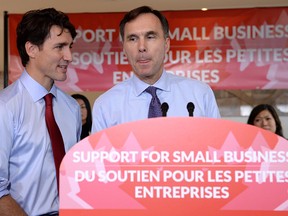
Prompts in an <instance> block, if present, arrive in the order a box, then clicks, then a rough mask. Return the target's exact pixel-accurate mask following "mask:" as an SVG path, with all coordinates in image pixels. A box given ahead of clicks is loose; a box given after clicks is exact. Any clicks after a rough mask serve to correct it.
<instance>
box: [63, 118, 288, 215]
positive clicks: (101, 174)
mask: <svg viewBox="0 0 288 216" xmlns="http://www.w3.org/2000/svg"><path fill="white" fill-rule="evenodd" d="M287 214H288V141H287V140H286V139H284V138H282V137H279V136H277V135H275V134H273V133H271V132H269V131H266V130H263V129H261V128H257V127H254V126H251V125H247V124H243V123H239V122H233V121H228V120H222V119H210V118H189V117H179V118H170V117H169V118H164V117H163V118H154V119H147V120H141V121H135V122H130V123H126V124H121V125H117V126H114V127H111V128H108V129H105V130H103V131H100V132H97V133H95V134H92V135H90V136H89V137H87V138H85V139H83V140H82V141H80V142H79V143H77V144H76V145H75V146H74V147H73V148H72V149H70V151H69V152H68V153H67V154H66V156H65V157H64V159H63V161H62V164H61V167H60V215H61V216H68V215H69V216H74V215H75V216H76V215H77V216H78V215H81V216H86V215H87V216H88V215H89V216H91V215H92V216H93V215H95V216H96V215H97V216H114V215H115V216H132V215H133V216H135V215H137V216H148V215H149V216H158V215H168V216H174V215H175V216H178V215H181V216H188V215H189V216H191V215H196V216H198V215H199V216H202V215H203V216H210V215H211V216H212V215H213V216H217V215H221V216H222V215H224V216H244V215H245V216H247V215H251V216H252V215H253V216H260V215H261V216H277V215H287Z"/></svg>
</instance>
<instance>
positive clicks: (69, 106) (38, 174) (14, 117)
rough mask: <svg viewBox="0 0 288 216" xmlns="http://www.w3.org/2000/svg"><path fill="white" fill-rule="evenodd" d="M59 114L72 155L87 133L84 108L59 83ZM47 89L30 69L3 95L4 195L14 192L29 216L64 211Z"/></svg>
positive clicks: (0, 174)
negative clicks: (47, 112)
mask: <svg viewBox="0 0 288 216" xmlns="http://www.w3.org/2000/svg"><path fill="white" fill-rule="evenodd" d="M50 92H51V93H52V94H53V95H54V98H53V111H54V116H55V119H56V122H57V124H58V126H59V128H60V131H61V133H62V136H63V140H64V145H65V150H66V152H67V151H68V150H69V149H70V148H71V147H72V146H73V145H74V144H76V143H77V142H78V141H79V139H80V134H81V125H82V123H81V114H80V107H79V105H78V103H77V102H76V100H74V99H73V98H72V97H70V96H68V95H67V94H65V93H64V92H63V91H61V90H60V89H59V88H57V87H56V86H55V85H53V87H52V89H51V91H50ZM47 93H48V92H47V90H46V89H45V88H44V87H43V86H41V85H40V84H39V83H37V82H36V81H35V80H33V79H32V78H31V77H30V76H29V75H28V73H27V72H26V71H24V72H23V73H22V75H21V77H20V78H19V79H18V80H17V81H15V82H14V83H13V84H11V85H10V86H8V87H7V88H5V89H3V90H2V91H0V197H2V196H4V195H7V194H10V195H11V196H12V197H13V198H14V199H15V200H16V201H17V202H18V203H19V204H20V206H21V207H22V208H23V209H24V210H25V211H26V213H27V214H28V215H29V216H34V215H40V214H46V213H51V212H58V210H59V199H58V190H57V182H56V173H55V166H54V159H53V152H52V147H51V142H50V138H49V134H48V131H47V127H46V122H45V101H44V99H43V97H44V96H45V95H46V94H47Z"/></svg>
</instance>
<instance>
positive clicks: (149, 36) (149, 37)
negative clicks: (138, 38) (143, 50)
mask: <svg viewBox="0 0 288 216" xmlns="http://www.w3.org/2000/svg"><path fill="white" fill-rule="evenodd" d="M155 37H156V36H155V35H154V34H151V35H148V36H147V38H148V39H154V38H155Z"/></svg>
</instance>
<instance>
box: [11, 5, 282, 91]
mask: <svg viewBox="0 0 288 216" xmlns="http://www.w3.org/2000/svg"><path fill="white" fill-rule="evenodd" d="M163 13H164V14H165V15H166V17H167V19H168V21H169V24H170V37H171V39H172V41H171V49H170V52H169V53H168V54H167V55H166V59H165V67H166V69H167V71H169V72H170V73H174V74H177V75H179V76H185V77H190V78H195V79H199V80H202V81H204V82H206V83H208V84H209V85H210V86H211V87H212V88H213V89H287V87H288V74H287V68H288V8H287V7H285V8H283V7H282V8H254V9H232V10H231V9H229V10H210V11H206V12H202V11H164V12H163ZM123 15H124V13H78V14H75V13H70V14H69V17H70V18H71V21H72V22H73V23H74V24H75V26H76V28H77V31H78V35H77V38H76V41H75V44H74V48H73V58H74V60H73V62H72V64H71V66H70V68H69V71H68V73H69V78H68V79H67V80H66V81H65V82H63V83H59V86H60V87H61V88H62V89H63V90H65V91H105V90H107V89H109V88H110V87H112V86H113V85H115V84H117V83H119V82H121V81H123V80H125V79H127V78H128V77H130V76H131V75H132V74H133V73H132V72H131V67H130V66H129V64H128V61H127V58H126V57H125V55H124V53H123V52H122V44H121V41H120V37H119V30H118V24H119V22H120V20H121V18H122V17H123ZM21 16H22V15H20V14H10V15H9V34H10V41H9V45H10V62H9V82H13V81H14V80H15V79H16V78H17V77H19V75H20V74H21V72H22V70H23V68H22V66H21V61H20V59H19V56H18V52H17V48H16V43H15V41H16V36H15V29H16V26H17V23H18V22H19V20H20V18H21ZM115 20H116V21H115Z"/></svg>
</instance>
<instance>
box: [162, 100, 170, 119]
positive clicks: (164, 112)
mask: <svg viewBox="0 0 288 216" xmlns="http://www.w3.org/2000/svg"><path fill="white" fill-rule="evenodd" d="M168 109H169V105H168V103H166V102H164V103H162V105H161V110H162V116H163V117H166V116H167V111H168Z"/></svg>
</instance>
